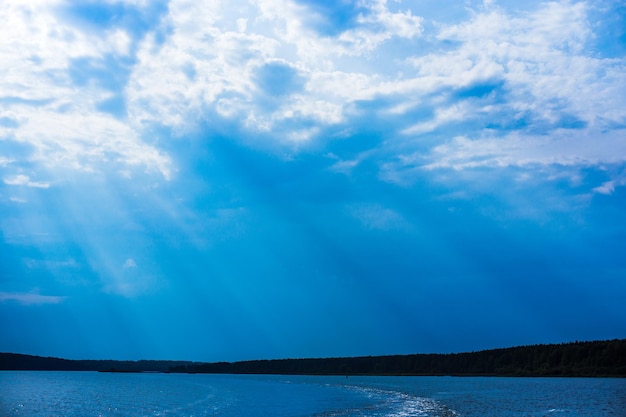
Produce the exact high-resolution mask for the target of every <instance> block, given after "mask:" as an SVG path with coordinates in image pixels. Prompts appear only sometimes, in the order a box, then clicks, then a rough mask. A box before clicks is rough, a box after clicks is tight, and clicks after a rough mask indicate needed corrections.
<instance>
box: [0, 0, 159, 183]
mask: <svg viewBox="0 0 626 417" xmlns="http://www.w3.org/2000/svg"><path fill="white" fill-rule="evenodd" d="M62 3H63V2H54V1H40V2H22V1H7V2H4V3H3V6H2V8H0V24H1V25H2V27H3V36H2V38H1V39H0V62H2V63H3V65H2V67H0V91H1V93H0V102H2V107H3V111H4V113H5V114H12V115H14V116H15V117H14V119H15V120H16V123H14V126H11V127H9V128H7V127H0V135H2V136H5V138H7V137H8V138H9V139H10V140H12V141H16V142H20V143H24V144H28V145H29V146H31V147H32V148H33V149H34V152H33V155H31V156H30V159H31V160H32V161H35V162H38V163H41V164H44V165H46V166H48V167H55V168H56V167H73V168H77V169H83V170H94V169H96V167H98V166H100V165H102V164H103V163H104V164H106V163H110V162H116V163H122V164H128V165H133V166H143V167H147V168H148V169H153V170H155V171H159V172H161V173H162V174H163V175H164V176H165V177H169V176H170V175H171V167H170V166H171V163H170V160H169V158H168V157H167V156H166V155H164V154H163V153H162V152H160V151H158V150H157V149H156V148H154V147H152V146H150V145H147V144H145V143H144V142H143V141H142V139H141V134H142V133H141V132H140V131H137V130H134V129H133V128H132V127H130V126H129V125H127V124H126V123H125V122H124V121H123V120H119V119H117V118H115V117H113V116H112V115H110V114H108V113H104V112H102V111H100V110H99V107H98V106H99V104H100V103H101V102H103V101H105V100H107V99H110V98H111V96H112V94H123V91H111V90H110V89H109V87H105V86H103V85H102V84H101V83H98V82H94V81H90V80H89V79H87V80H86V82H84V83H82V84H79V85H76V84H75V82H74V80H73V78H72V77H73V75H72V70H73V66H74V65H76V63H77V62H80V61H77V60H83V61H84V62H93V65H94V66H95V68H98V67H101V68H98V70H99V71H100V72H101V74H102V76H103V77H105V78H106V77H110V78H111V79H113V77H119V74H116V73H115V71H117V69H116V68H111V69H108V68H107V67H106V66H105V62H106V61H105V58H106V59H108V60H111V59H113V60H115V59H123V58H124V57H126V56H127V55H128V54H129V52H130V44H131V41H132V40H131V38H130V36H129V35H128V33H126V32H125V31H123V30H121V29H115V30H110V31H102V32H97V31H88V30H86V29H85V28H81V27H79V26H76V25H74V24H73V23H72V22H70V21H66V20H63V19H62V18H61V17H60V14H59V10H60V8H59V6H60V5H61V4H62ZM89 60H91V61H89ZM107 71H108V72H107ZM87 77H89V74H87Z"/></svg>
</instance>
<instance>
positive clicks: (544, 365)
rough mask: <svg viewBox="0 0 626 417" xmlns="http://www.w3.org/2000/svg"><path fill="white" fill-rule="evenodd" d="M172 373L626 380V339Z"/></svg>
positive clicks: (191, 367) (224, 365) (193, 367)
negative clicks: (491, 376)
mask: <svg viewBox="0 0 626 417" xmlns="http://www.w3.org/2000/svg"><path fill="white" fill-rule="evenodd" d="M171 371H172V372H192V373H231V374H301V375H494V376H496V375H500V376H616V377H617V376H620V377H625V376H626V339H622V340H611V341H599V342H575V343H567V344H555V345H534V346H520V347H513V348H507V349H493V350H484V351H480V352H471V353H454V354H416V355H394V356H366V357H355V358H325V359H280V360H258V361H245V362H217V363H201V364H186V365H181V366H177V367H173V368H172V369H171Z"/></svg>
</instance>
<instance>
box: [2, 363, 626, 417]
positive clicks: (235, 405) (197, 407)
mask: <svg viewBox="0 0 626 417" xmlns="http://www.w3.org/2000/svg"><path fill="white" fill-rule="evenodd" d="M0 415H1V416H28V417H34V416H42V417H43V416H46V417H49V416H66V417H74V416H76V417H78V416H80V417H88V416H97V417H113V416H120V417H121V416H125V417H128V416H137V417H138V416H186V417H192V416H193V417H196V416H228V417H251V416H273V417H287V416H289V417H295V416H315V417H330V416H346V417H352V416H372V417H382V416H386V417H404V416H424V417H427V416H429V417H450V416H466V417H470V416H480V417H540V416H551V417H561V416H563V417H583V416H585V417H586V416H589V417H602V416H619V417H624V416H626V380H624V379H611V378H607V379H589V378H475V377H350V378H346V377H327V376H319V377H316V376H282V375H208V374H197V375H188V374H146V373H144V374H120V373H97V372H50V371H47V372H45V371H44V372H39V371H2V372H0Z"/></svg>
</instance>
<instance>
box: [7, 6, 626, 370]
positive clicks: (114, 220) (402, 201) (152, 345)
mask: <svg viewBox="0 0 626 417" xmlns="http://www.w3.org/2000/svg"><path fill="white" fill-rule="evenodd" d="M0 22H1V27H2V28H3V29H2V36H1V37H0V62H1V64H0V328H1V329H2V330H1V333H0V351H7V352H18V353H28V354H36V355H45V356H60V357H67V358H94V359H98V358H113V359H140V358H145V359H188V360H199V361H218V360H243V359H262V358H286V357H326V356H353V355H379V354H403V353H431V352H459V351H472V350H479V349H488V348H495V347H506V346H513V345H521V344H537V343H560V342H568V341H574V340H594V339H610V338H624V337H626V303H624V302H623V300H624V299H626V256H624V248H625V247H626V246H625V245H626V8H625V7H624V5H623V3H622V2H619V1H608V0H600V1H593V2H591V1H587V2H585V1H553V2H539V1H532V0H531V1H527V2H524V3H523V4H520V3H519V2H516V1H504V0H503V1H498V0H490V1H488V0H485V1H474V0H466V1H449V0H442V1H438V2H430V1H421V0H415V1H392V0H389V1H385V0H372V1H364V2H360V1H359V2H353V1H337V2H334V1H314V0H297V1H296V0H293V1H288V0H250V1H235V2H232V1H221V0H215V1H210V2H202V1H182V0H181V1H178V0H171V1H169V2H167V1H160V2H146V1H141V0H108V1H104V0H103V1H98V2H89V1H85V2H65V1H60V0H58V1H50V0H49V1H37V2H35V1H33V2H22V1H12V0H9V1H5V2H3V3H2V5H1V6H0Z"/></svg>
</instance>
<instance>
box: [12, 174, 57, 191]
mask: <svg viewBox="0 0 626 417" xmlns="http://www.w3.org/2000/svg"><path fill="white" fill-rule="evenodd" d="M3 181H4V183H5V184H7V185H21V186H25V187H32V188H49V187H50V184H49V183H47V182H37V181H31V180H30V177H29V176H28V175H13V176H10V177H4V178H3Z"/></svg>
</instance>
